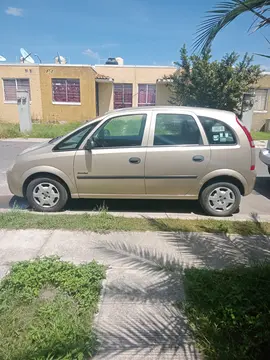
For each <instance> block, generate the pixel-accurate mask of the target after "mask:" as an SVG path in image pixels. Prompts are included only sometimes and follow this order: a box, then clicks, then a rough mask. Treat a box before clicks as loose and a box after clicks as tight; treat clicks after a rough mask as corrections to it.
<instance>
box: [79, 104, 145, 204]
mask: <svg viewBox="0 0 270 360" xmlns="http://www.w3.org/2000/svg"><path fill="white" fill-rule="evenodd" d="M150 113H151V112H148V111H145V112H137V113H136V112H132V113H130V112H127V113H124V114H123V115H116V114H114V115H113V116H111V117H110V118H108V119H107V120H105V122H104V123H102V124H101V125H100V127H99V128H98V129H97V130H96V131H95V133H94V134H91V138H92V139H93V141H94V148H93V149H91V150H90V151H89V150H85V149H84V144H82V146H81V148H80V149H79V150H78V151H77V153H76V155H75V159H74V175H75V178H76V184H77V189H78V193H79V196H80V197H101V196H106V197H121V196H123V197H140V196H145V180H144V168H145V156H146V146H145V145H146V144H147V138H148V131H149V127H150V117H149V114H150ZM85 141H86V140H85Z"/></svg>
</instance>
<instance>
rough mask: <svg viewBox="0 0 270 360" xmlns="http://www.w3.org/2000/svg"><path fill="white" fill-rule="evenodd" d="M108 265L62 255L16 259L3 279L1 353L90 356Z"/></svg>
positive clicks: (68, 358)
mask: <svg viewBox="0 0 270 360" xmlns="http://www.w3.org/2000/svg"><path fill="white" fill-rule="evenodd" d="M104 274H105V272H104V268H103V266H101V265H98V264H97V263H95V262H92V263H89V264H85V265H79V266H76V265H74V264H72V263H68V262H63V261H60V260H59V259H58V258H44V259H41V260H34V261H24V262H20V263H17V264H15V265H14V266H13V267H12V269H11V272H10V274H9V275H8V276H7V277H6V278H4V280H3V281H2V282H1V284H0V359H1V360H15V359H24V360H28V359H29V360H30V359H31V360H32V359H35V360H45V359H46V360H48V359H59V360H60V359H61V360H62V359H65V360H74V359H78V360H79V359H84V358H85V356H88V357H89V356H91V355H92V354H93V352H94V350H95V344H96V343H95V337H94V335H93V331H92V322H93V316H94V313H95V312H96V310H97V304H98V300H99V293H100V289H101V280H102V279H103V278H104Z"/></svg>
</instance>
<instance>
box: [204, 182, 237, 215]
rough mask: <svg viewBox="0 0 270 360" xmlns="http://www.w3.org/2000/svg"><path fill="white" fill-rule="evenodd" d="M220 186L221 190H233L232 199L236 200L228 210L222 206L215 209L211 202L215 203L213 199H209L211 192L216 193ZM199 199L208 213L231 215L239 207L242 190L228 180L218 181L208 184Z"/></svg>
mask: <svg viewBox="0 0 270 360" xmlns="http://www.w3.org/2000/svg"><path fill="white" fill-rule="evenodd" d="M219 188H221V190H222V189H224V190H225V189H229V190H230V191H231V192H229V193H230V194H231V195H232V194H233V195H234V199H233V195H232V199H233V200H232V201H234V202H233V203H232V205H231V206H230V207H228V209H227V210H226V209H225V210H224V209H221V208H220V209H216V210H215V209H214V208H213V206H211V204H212V205H213V201H211V200H210V199H209V197H210V195H211V194H213V193H214V194H215V191H217V189H219ZM214 196H215V195H214ZM199 201H200V204H201V207H202V208H203V210H204V211H205V212H206V214H208V215H212V216H230V215H232V214H234V213H235V212H237V209H238V208H239V205H240V201H241V193H240V190H239V189H238V187H237V186H235V185H234V184H231V183H227V182H218V183H214V184H211V185H208V186H207V187H206V188H205V189H203V191H202V192H201V194H200V197H199ZM221 201H222V199H221ZM224 206H225V205H224ZM221 207H222V203H221Z"/></svg>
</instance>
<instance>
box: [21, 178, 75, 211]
mask: <svg viewBox="0 0 270 360" xmlns="http://www.w3.org/2000/svg"><path fill="white" fill-rule="evenodd" d="M41 184H48V185H46V186H48V187H49V186H50V185H51V186H52V189H53V191H54V194H55V196H58V199H57V200H56V201H55V205H50V206H46V204H45V206H41V205H42V204H41V203H40V204H38V202H37V201H38V200H37V197H35V194H34V191H35V189H38V186H39V185H40V186H41ZM43 188H44V185H43V187H41V189H43ZM48 197H49V196H48ZM26 198H27V200H28V202H29V204H30V206H31V207H32V208H33V209H34V210H36V211H39V212H57V211H60V210H62V209H63V208H64V206H65V205H66V203H67V201H68V192H67V190H66V188H65V186H63V185H62V184H61V183H60V182H59V181H57V180H55V179H52V178H49V177H46V178H45V177H44V178H43V177H39V178H36V179H34V180H32V181H31V182H30V183H29V184H28V186H27V189H26ZM47 204H48V203H47Z"/></svg>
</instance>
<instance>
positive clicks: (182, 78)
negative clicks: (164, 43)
mask: <svg viewBox="0 0 270 360" xmlns="http://www.w3.org/2000/svg"><path fill="white" fill-rule="evenodd" d="M238 60H239V55H238V54H236V53H235V52H232V53H231V54H226V55H225V56H224V57H223V58H222V59H221V61H211V54H210V50H208V51H206V52H204V53H203V54H201V55H192V56H189V55H188V53H187V50H186V47H185V46H183V47H182V49H181V50H180V62H176V63H175V64H176V65H177V67H178V69H177V71H176V72H175V73H174V74H173V75H171V76H169V77H166V79H168V80H169V81H168V86H169V87H170V89H171V92H172V96H171V99H170V103H171V104H173V105H183V106H201V107H207V108H214V109H222V110H229V111H234V112H236V113H237V114H238V115H239V114H240V112H241V103H242V98H243V94H244V92H246V91H248V90H249V89H250V87H251V86H254V85H255V84H256V82H257V81H258V79H259V77H260V74H261V70H260V67H259V65H252V64H251V63H252V57H250V56H248V55H247V54H245V56H244V57H243V59H242V60H241V61H238Z"/></svg>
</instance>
